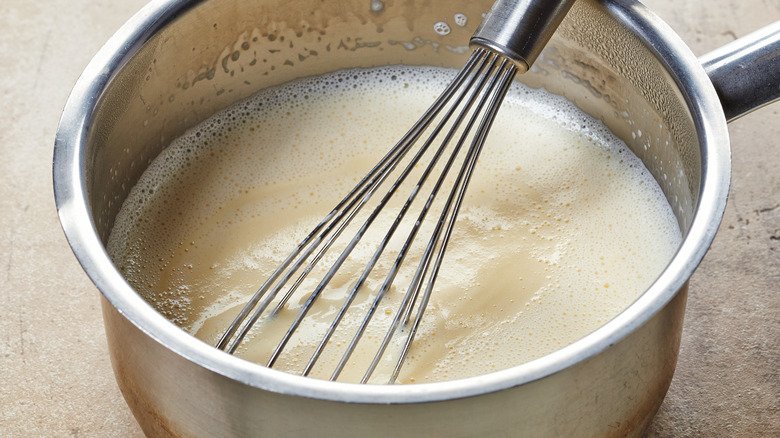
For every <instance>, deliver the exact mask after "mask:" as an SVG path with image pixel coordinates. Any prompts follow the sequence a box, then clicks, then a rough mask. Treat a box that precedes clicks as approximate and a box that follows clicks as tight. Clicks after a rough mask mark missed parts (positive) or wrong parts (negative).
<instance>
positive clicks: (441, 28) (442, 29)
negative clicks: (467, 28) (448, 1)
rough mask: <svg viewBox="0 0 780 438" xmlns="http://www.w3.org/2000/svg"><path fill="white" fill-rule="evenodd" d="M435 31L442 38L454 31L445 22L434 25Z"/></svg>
mask: <svg viewBox="0 0 780 438" xmlns="http://www.w3.org/2000/svg"><path fill="white" fill-rule="evenodd" d="M433 30H434V32H436V33H438V34H439V35H441V36H444V35H448V34H449V33H450V32H451V31H452V29H450V25H449V24H447V23H445V22H443V21H440V22H438V23H436V24H434V25H433Z"/></svg>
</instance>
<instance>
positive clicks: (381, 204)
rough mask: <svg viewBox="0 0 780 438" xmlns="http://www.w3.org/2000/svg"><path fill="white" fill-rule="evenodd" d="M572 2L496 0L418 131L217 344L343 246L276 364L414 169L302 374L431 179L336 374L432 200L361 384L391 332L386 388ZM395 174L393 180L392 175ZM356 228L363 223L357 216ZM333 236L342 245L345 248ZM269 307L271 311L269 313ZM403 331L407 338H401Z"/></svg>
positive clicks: (241, 333) (237, 337) (277, 303)
mask: <svg viewBox="0 0 780 438" xmlns="http://www.w3.org/2000/svg"><path fill="white" fill-rule="evenodd" d="M572 2H573V0H499V1H498V2H496V3H495V4H494V5H493V8H492V9H491V10H490V12H489V13H488V14H487V15H486V16H485V19H484V20H483V22H482V24H481V25H480V27H479V28H478V29H477V31H476V32H475V34H474V36H473V37H472V38H471V46H472V47H474V52H473V53H472V55H471V57H470V58H469V60H468V62H467V63H466V65H465V66H464V68H463V69H462V70H461V71H460V72H459V73H458V74H457V76H456V77H455V79H454V80H453V81H452V82H451V83H450V85H449V86H448V87H447V89H446V90H445V91H444V92H443V93H442V94H441V95H440V96H439V97H438V99H437V100H436V101H435V102H434V103H433V105H432V106H431V107H430V108H429V109H428V111H427V112H426V113H425V114H424V115H423V116H422V117H421V118H420V119H419V121H418V122H417V123H416V124H415V125H414V126H413V127H412V129H411V130H409V132H408V133H407V134H406V135H405V136H404V137H403V138H402V139H401V140H400V141H399V142H398V143H397V144H396V145H395V147H393V148H392V149H391V150H390V151H389V152H388V153H387V154H386V155H385V156H384V157H383V158H382V159H381V160H380V161H379V163H377V164H376V166H375V167H374V168H373V169H371V171H370V172H369V173H368V174H367V175H366V176H365V177H363V178H362V179H361V180H360V182H359V183H358V184H357V185H356V186H355V187H354V188H353V189H352V191H351V192H350V193H349V194H348V195H347V196H346V197H345V198H344V199H343V200H342V201H341V202H340V203H339V204H338V205H337V206H336V207H335V208H334V209H333V210H332V211H331V212H330V213H329V214H328V215H327V216H326V217H325V218H324V219H323V220H322V221H321V222H320V223H319V224H318V225H317V226H316V227H315V228H314V229H313V230H312V231H311V232H310V233H309V234H308V235H307V236H306V238H305V239H303V241H302V242H301V243H300V244H299V245H298V246H297V247H296V248H295V250H294V251H293V252H292V253H291V254H290V255H289V256H288V257H287V258H286V259H285V260H284V261H283V262H282V264H281V265H280V266H279V267H278V268H277V269H276V270H275V271H274V272H273V273H272V274H271V275H270V276H269V278H268V279H267V280H266V282H265V283H264V284H263V285H262V286H261V287H260V288H259V289H258V290H257V292H256V293H255V294H254V295H253V296H252V298H251V299H250V300H249V302H247V304H246V305H245V306H244V308H243V309H242V310H241V312H240V313H239V315H238V316H237V317H236V318H235V320H234V321H233V322H232V324H231V325H230V326H229V327H228V329H227V330H226V331H225V333H224V335H223V336H222V338H221V339H220V341H219V342H218V344H217V348H219V349H222V350H225V351H227V352H229V353H231V354H232V353H234V352H235V351H236V349H237V348H238V346H239V345H240V344H241V342H242V341H243V340H244V338H245V337H246V336H247V334H248V333H249V332H250V330H252V328H253V326H255V324H256V323H257V322H258V320H260V319H261V318H265V319H266V320H268V319H269V318H273V317H274V316H275V315H277V314H278V313H279V312H280V311H281V309H282V308H283V307H284V306H285V305H287V303H288V301H289V300H290V298H291V297H292V296H293V294H295V293H296V291H298V289H299V287H300V286H301V284H303V282H304V280H306V279H307V278H308V277H309V275H310V274H311V273H312V271H314V268H315V266H317V263H318V262H320V261H321V260H322V259H323V258H325V257H326V253H327V252H328V251H337V250H336V249H335V248H336V247H338V248H340V249H341V252H340V253H338V256H337V257H336V259H335V262H333V264H332V265H331V266H330V268H329V269H327V270H326V271H324V275H323V276H322V277H321V278H320V279H319V280H317V285H316V287H314V289H313V291H312V292H311V293H309V295H308V296H307V297H306V298H305V300H304V301H305V302H304V304H303V305H302V306H301V308H300V309H299V310H298V315H297V316H296V317H295V319H294V322H293V323H292V325H291V326H290V327H289V328H288V329H287V331H286V333H285V335H284V336H283V337H282V339H281V341H280V342H279V343H278V345H277V346H276V348H275V349H274V350H273V352H272V353H271V355H270V358H269V359H268V362H267V366H269V367H272V366H273V365H274V364H275V363H276V361H277V360H278V359H279V357H280V355H281V354H282V352H283V351H284V349H285V347H286V346H287V345H288V343H289V341H290V339H291V338H292V337H293V335H294V334H295V332H296V330H297V329H298V328H299V327H300V325H301V323H302V321H303V320H304V318H305V317H306V315H307V313H309V311H310V310H311V308H312V306H313V305H314V303H315V302H316V301H317V300H318V298H320V297H321V296H322V294H323V291H325V290H326V288H328V287H329V283H330V282H331V280H332V279H333V277H334V276H335V275H336V273H337V272H338V271H339V269H340V268H341V267H342V266H343V264H344V262H345V261H346V260H347V259H348V258H349V257H350V255H351V254H353V250H354V249H355V248H356V247H357V246H358V245H359V244H360V243H361V240H362V239H363V238H364V236H365V235H366V233H367V232H368V230H369V228H370V227H371V226H372V225H374V224H375V222H376V218H377V217H378V216H379V215H380V214H382V213H383V212H384V213H385V214H386V213H387V210H388V209H389V208H390V207H389V205H390V204H392V199H393V198H394V197H396V196H402V195H401V194H400V190H399V189H400V188H401V187H402V185H403V184H404V183H405V182H406V181H407V180H409V181H413V179H409V177H410V175H413V174H414V175H415V176H417V174H416V173H414V172H415V169H418V170H417V172H418V173H419V176H418V179H417V182H416V183H411V185H412V187H411V190H410V192H409V194H408V197H407V198H406V200H405V202H404V201H403V199H402V200H401V201H400V202H397V203H400V204H401V205H400V208H398V210H397V211H395V210H393V211H394V212H395V216H394V219H393V220H392V221H391V225H390V226H389V227H388V228H387V229H386V231H385V232H384V234H383V237H382V238H381V240H380V241H379V242H378V244H377V246H376V249H375V250H374V251H373V255H372V256H371V257H370V258H369V259H368V260H367V262H366V265H365V267H364V269H363V271H362V273H361V274H360V275H359V276H358V277H357V280H356V282H355V284H354V285H352V286H351V287H349V289H348V292H347V294H346V296H345V297H344V303H343V305H342V306H341V308H340V309H339V311H338V312H337V315H336V317H335V319H333V321H332V322H331V323H330V325H329V326H328V328H327V330H326V331H325V333H324V335H323V336H322V338H321V340H320V342H319V344H318V345H317V347H316V348H315V349H314V352H313V354H312V356H311V358H310V359H309V360H308V363H307V364H306V366H305V367H304V369H303V371H302V372H301V375H304V376H306V375H308V374H309V373H310V372H311V370H312V369H313V367H314V366H315V364H316V363H317V360H318V359H319V358H320V357H321V355H322V353H323V351H324V349H325V348H326V346H327V345H328V342H329V340H330V339H331V338H332V336H333V334H334V333H335V332H336V330H337V329H338V327H339V324H340V323H341V322H342V320H343V318H344V315H345V314H346V313H347V312H348V311H349V309H350V306H351V305H352V303H353V302H354V300H355V298H356V296H358V294H359V293H361V291H362V290H363V289H364V286H365V282H366V280H367V279H368V278H369V276H370V275H372V273H373V275H377V274H376V270H377V269H378V261H379V260H380V258H381V257H382V256H383V254H386V252H387V251H388V247H389V246H390V242H391V240H392V238H393V236H394V235H395V234H396V231H397V230H398V229H399V227H400V224H401V223H402V222H403V220H404V218H405V217H406V215H407V213H409V212H410V211H411V210H412V205H413V204H414V202H415V200H416V199H418V195H420V194H421V193H422V191H423V188H424V186H426V183H428V182H432V184H433V185H432V187H431V188H430V191H429V192H428V196H427V198H425V197H424V196H420V197H419V199H420V200H421V201H420V202H422V203H423V205H422V207H420V211H419V213H418V215H417V218H416V220H414V221H413V222H411V223H410V225H409V226H408V227H407V228H408V234H406V235H405V236H406V237H405V239H403V235H401V238H402V241H403V244H402V245H400V247H399V249H397V255H395V257H394V261H393V262H392V263H391V264H390V267H389V269H387V270H386V274H385V278H384V281H383V282H382V284H381V287H380V288H379V289H378V291H377V292H376V294H375V295H374V297H373V301H371V305H370V307H369V308H368V310H367V312H366V314H365V316H364V317H363V319H362V322H361V323H360V325H359V327H358V329H357V330H356V331H355V332H354V334H353V336H352V340H351V342H349V345H348V346H347V347H346V349H345V350H344V351H343V353H342V356H341V360H340V361H339V362H338V364H337V365H336V367H335V370H334V371H333V373H332V375H331V378H330V380H336V379H337V378H338V377H339V375H340V373H341V372H342V370H343V369H344V367H345V366H346V364H347V362H348V361H349V359H350V357H351V356H352V354H353V353H354V351H355V349H356V346H357V344H358V342H359V341H360V340H361V338H362V337H363V335H364V333H365V332H366V329H367V327H368V326H369V324H370V323H371V320H372V318H373V317H374V315H375V314H376V310H377V309H378V308H379V306H380V303H381V302H382V300H383V299H384V298H385V296H386V295H387V292H388V290H390V289H391V287H392V286H393V284H394V281H395V279H396V277H397V275H398V272H399V270H400V269H401V267H402V265H403V262H404V259H405V258H406V256H407V255H408V254H409V249H410V248H411V247H412V246H413V244H414V243H415V242H416V240H417V234H418V232H419V231H420V229H421V228H422V227H423V224H424V223H426V219H428V216H429V213H431V211H432V210H433V206H434V205H437V206H438V207H437V208H436V209H437V211H438V212H439V216H438V219H435V220H432V219H428V220H429V221H432V222H430V223H431V224H432V225H429V226H428V227H432V230H433V231H432V232H431V237H430V239H429V240H428V241H427V243H425V245H426V246H425V249H424V251H423V252H422V257H421V260H420V262H419V264H418V265H417V268H416V269H415V270H414V271H413V275H412V276H411V281H410V284H409V286H408V288H407V289H406V291H405V292H404V294H403V298H402V299H401V300H400V304H399V307H398V310H397V311H396V313H395V315H394V317H393V318H392V321H391V323H390V324H389V327H388V328H387V331H386V334H385V336H384V338H383V339H382V341H381V342H380V344H379V347H378V348H377V351H376V354H375V355H374V359H373V360H372V361H371V363H370V365H368V369H367V370H366V372H365V374H364V376H363V378H362V380H361V383H366V382H368V380H369V378H370V377H371V375H372V374H373V373H374V371H375V370H376V368H377V366H378V364H379V363H380V361H381V360H382V358H383V356H384V355H385V352H386V350H387V347H388V345H389V344H390V343H391V341H392V340H393V339H394V337H396V336H401V339H402V342H401V351H400V352H398V353H397V356H395V358H394V359H395V366H394V368H393V369H392V372H391V373H390V378H389V381H388V383H390V384H392V383H394V382H395V380H396V378H397V376H398V373H399V371H400V369H401V367H402V365H403V363H404V361H405V359H406V356H407V353H408V352H409V348H410V346H411V344H412V341H413V340H414V337H415V334H416V333H417V330H418V327H419V326H420V322H421V320H422V317H423V314H424V312H425V309H426V306H427V304H428V301H429V299H430V296H431V293H432V291H433V290H434V284H435V281H436V278H437V275H438V273H439V269H440V267H441V265H442V261H443V257H444V253H445V250H446V248H447V244H448V242H449V240H450V236H451V234H452V230H453V226H454V224H455V219H456V217H457V215H458V211H459V210H460V207H461V203H462V201H463V198H464V195H465V193H466V188H467V186H468V184H469V181H470V179H471V176H472V173H473V171H474V167H475V165H476V162H477V158H478V157H479V154H480V151H481V150H482V146H483V144H484V142H485V138H486V137H487V135H488V131H489V130H490V127H491V125H492V123H493V120H494V119H495V116H496V113H497V112H498V109H499V107H500V105H501V102H502V100H503V98H504V96H505V95H506V93H507V90H508V89H509V87H510V85H511V83H512V80H513V78H514V77H515V75H516V74H517V73H518V72H520V73H523V72H525V71H527V70H528V69H529V67H530V65H531V64H532V63H533V61H534V60H535V59H536V57H537V56H538V55H539V53H540V52H541V50H542V48H543V47H544V45H545V44H546V43H547V41H548V40H549V39H550V37H551V36H552V33H553V32H554V30H555V29H556V28H557V26H558V24H560V22H561V20H562V19H563V17H564V15H565V14H566V12H567V11H568V10H569V8H570V7H571V4H572ZM435 144H438V147H432V146H433V145H435ZM466 145H468V146H466ZM424 158H426V159H427V164H425V165H423V164H422V163H423V162H424V161H425V160H424ZM419 169H422V170H419ZM391 175H393V176H394V177H395V179H393V178H391ZM406 184H407V185H408V184H410V183H409V182H407V183H406ZM445 185H449V186H450V191H449V194H448V196H447V198H446V201H445V202H443V204H442V203H440V202H439V203H437V202H436V198H437V196H439V193H440V192H442V189H443V187H444V186H445ZM404 187H406V186H404ZM380 189H381V190H380ZM382 191H383V193H384V195H383V196H382V197H381V200H379V201H378V202H376V201H373V202H374V203H375V205H374V204H372V203H371V202H372V201H371V200H372V198H373V196H374V195H375V194H377V193H378V192H382ZM423 201H424V202H423ZM367 205H371V206H373V210H372V209H371V208H367V209H365V211H366V212H368V213H365V212H364V213H363V214H362V216H360V215H359V213H360V212H361V211H362V210H363V209H364V207H365V206H367ZM369 211H370V212H369ZM358 217H360V219H363V222H362V225H359V226H357V225H353V228H357V230H356V231H354V235H353V236H352V237H351V238H349V237H348V236H350V235H351V234H350V233H347V234H346V236H347V237H346V238H344V239H340V236H341V235H342V233H343V232H344V231H345V229H348V227H349V226H350V224H352V223H353V220H354V219H356V218H358ZM407 221H408V219H407ZM355 224H361V222H360V221H359V220H358V221H357V222H355ZM400 228H403V227H400ZM349 229H350V230H352V228H349ZM423 240H424V239H423ZM337 242H343V243H342V244H340V245H341V246H339V244H337ZM393 252H395V250H394V251H393ZM391 256H392V255H391ZM384 257H388V256H387V255H385V256H384ZM380 264H381V263H380ZM293 278H294V280H293ZM309 281H311V280H309ZM366 293H367V292H366ZM269 308H270V309H272V310H270V311H269ZM415 309H416V312H415V311H414V310H415ZM413 314H414V316H412V315H413ZM399 332H403V334H400V335H399V334H398V333H399ZM404 335H405V339H404V338H403V336H404Z"/></svg>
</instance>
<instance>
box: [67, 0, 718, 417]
mask: <svg viewBox="0 0 780 438" xmlns="http://www.w3.org/2000/svg"><path fill="white" fill-rule="evenodd" d="M197 3H199V2H198V1H187V0H155V1H152V2H151V3H149V4H147V5H146V6H145V7H144V8H143V9H142V10H141V11H139V12H138V13H137V14H135V15H134V16H133V17H132V18H131V19H130V20H129V21H128V22H127V23H126V24H125V25H124V26H122V27H121V28H120V29H119V31H117V33H116V34H114V35H113V36H112V37H111V38H110V39H109V40H108V42H107V43H106V44H105V45H104V46H103V47H102V48H101V50H100V51H99V52H98V53H97V55H96V56H95V57H94V58H93V59H92V61H91V62H90V63H89V65H88V66H87V67H86V69H85V70H84V72H83V73H82V75H81V77H80V78H79V80H78V81H77V83H76V85H75V87H74V89H73V91H72V92H71V95H70V97H69V98H68V101H67V103H66V105H65V108H64V110H63V114H62V118H61V120H60V124H59V127H58V131H57V135H56V140H55V147H54V160H53V179H54V194H55V202H56V205H57V210H58V213H59V217H60V222H61V225H62V228H63V230H64V232H65V235H66V237H67V239H68V242H69V243H70V246H71V248H72V250H73V252H74V254H75V255H76V257H77V259H78V260H79V262H80V263H81V265H82V267H83V269H84V270H85V271H86V273H87V275H88V276H89V277H90V279H91V280H92V281H93V283H94V284H95V285H96V286H97V287H98V289H99V290H100V291H101V293H102V294H103V295H104V296H105V298H106V299H107V300H108V301H109V302H110V303H111V305H112V306H114V307H115V308H116V310H117V311H118V312H119V313H121V314H122V315H123V316H124V317H125V318H127V319H128V320H129V321H130V322H132V323H133V324H134V325H135V326H136V327H137V328H138V329H139V330H141V331H143V332H144V333H145V334H147V335H148V336H150V337H151V338H153V339H155V340H156V341H157V342H159V343H161V344H163V345H164V346H166V348H168V349H169V350H171V351H173V352H175V353H176V354H179V355H181V356H183V357H185V358H186V359H188V360H190V361H192V362H195V363H197V364H199V365H200V366H202V367H204V368H206V369H209V370H211V371H212V372H214V373H217V374H220V375H223V376H225V377H228V378H230V379H233V380H235V381H237V382H240V383H243V384H246V385H249V386H252V387H256V388H259V389H263V390H268V391H272V392H277V393H282V394H287V395H294V396H302V397H307V398H315V399H323V400H332V401H341V402H351V403H371V404H398V403H420V402H432V401H441V400H449V399H455V398H463V397H471V396H477V395H481V394H486V393H491V392H495V391H499V390H503V389H507V388H511V387H515V386H520V385H523V384H526V383H530V382H533V381H535V380H538V379H541V378H544V377H547V376H549V375H552V374H555V373H557V372H559V371H561V370H564V369H566V368H568V367H570V366H572V365H574V364H576V363H579V362H581V361H584V360H586V359H587V358H589V357H592V356H594V355H596V354H598V353H600V352H601V351H603V350H605V349H607V348H609V347H610V346H611V345H613V344H615V343H617V342H618V341H620V340H621V339H623V338H624V337H626V336H627V335H628V334H630V333H631V332H633V331H634V330H635V329H636V328H637V327H639V326H641V325H642V324H644V323H645V322H646V321H647V320H649V319H650V318H651V317H652V316H653V315H655V314H656V313H658V312H659V311H660V310H661V309H662V308H663V307H664V306H665V305H666V304H667V302H669V301H670V300H671V299H672V298H673V297H674V296H675V295H676V294H677V293H678V291H679V290H680V289H681V288H683V287H684V286H685V284H686V282H687V281H688V278H689V277H690V276H691V275H692V274H693V271H694V270H695V269H696V267H697V266H698V264H699V263H700V261H701V260H702V258H703V257H704V254H705V253H706V251H707V249H708V248H709V246H710V243H711V242H712V240H713V238H714V237H715V233H716V231H717V229H718V226H719V224H720V221H721V218H722V215H723V211H724V210H725V206H726V196H727V193H728V186H729V179H730V171H731V163H730V160H731V157H730V149H729V140H728V130H727V128H726V119H725V117H724V115H723V111H722V108H721V104H720V101H719V99H718V97H717V94H716V92H715V89H714V88H713V86H712V83H711V82H710V80H709V78H708V76H707V74H706V73H705V71H704V69H703V68H702V67H701V65H700V64H699V62H698V61H697V59H696V57H695V56H694V55H693V53H691V51H690V49H689V48H688V47H687V46H686V45H685V44H684V43H683V42H682V40H681V39H680V38H679V37H678V36H677V35H676V34H675V33H674V31H673V30H672V29H671V28H670V27H669V26H668V25H667V24H666V23H664V22H663V21H662V20H661V19H660V18H659V17H658V16H656V15H655V14H654V13H653V12H651V11H650V10H649V9H648V8H647V7H646V6H644V5H643V4H642V3H639V2H638V1H635V0H605V1H603V2H602V4H603V6H604V7H605V8H606V9H607V11H608V12H609V13H610V14H611V15H613V16H614V17H615V19H617V20H619V21H620V22H622V23H623V24H624V25H625V26H626V27H628V28H629V29H631V30H632V31H633V32H634V33H635V34H636V35H637V36H638V37H639V38H640V39H642V41H643V42H644V43H645V44H646V45H647V46H648V48H649V49H650V50H651V51H652V52H653V53H654V54H655V55H656V56H657V57H658V58H659V59H660V60H661V62H662V63H663V64H664V65H665V67H666V69H667V71H668V73H669V74H670V75H671V76H672V77H673V78H674V80H675V82H676V83H677V86H678V88H679V90H680V91H681V93H682V94H683V96H684V98H685V100H686V102H687V105H688V109H689V111H690V114H691V116H692V118H693V123H694V125H695V127H696V129H697V135H698V140H699V142H700V144H703V145H706V148H703V149H702V151H701V158H702V163H703V164H702V172H701V181H700V184H701V193H700V196H699V201H698V205H697V206H696V210H695V214H694V218H693V221H692V222H691V226H690V229H689V232H688V235H687V236H685V238H684V240H683V243H682V244H681V246H680V248H679V249H678V251H677V253H676V254H675V256H674V257H673V259H672V260H671V262H670V263H669V265H668V266H667V267H666V269H665V270H664V271H663V273H662V274H661V275H660V276H659V278H658V279H657V280H656V281H655V282H654V283H653V284H652V285H651V287H650V288H649V289H648V290H647V291H646V292H645V293H644V294H642V295H641V296H640V297H639V298H638V299H637V300H636V301H635V302H634V303H633V304H632V305H631V306H629V307H628V308H627V309H626V310H624V311H623V312H621V313H620V314H619V315H618V316H616V317H615V318H614V319H612V320H611V321H609V322H608V323H607V324H605V325H603V326H602V327H600V328H599V329H597V330H595V331H594V332H593V333H591V334H589V335H587V336H585V337H584V338H582V339H580V340H578V341H576V342H574V343H573V344H571V345H568V346H566V347H564V348H562V349H560V350H558V351H555V352H553V353H551V354H549V355H547V356H544V357H541V358H539V359H536V360H533V361H531V362H527V363H525V364H521V365H518V366H516V367H513V368H509V369H506V370H502V371H497V372H494V373H490V374H486V375H482V376H476V377H471V378H466V379H460V380H452V381H446V382H437V383H421V384H410V385H358V384H349V383H338V382H327V381H321V380H317V379H311V378H304V377H300V376H295V375H291V374H287V373H284V372H281V371H277V370H273V369H268V368H266V367H264V366H262V365H257V364H254V363H250V362H247V361H245V360H243V359H239V358H237V357H234V356H232V355H229V354H227V353H224V352H222V351H219V350H217V349H215V348H214V347H212V346H210V345H208V344H206V343H204V342H202V341H200V340H198V339H196V338H194V337H193V336H191V335H189V334H187V333H185V332H184V331H183V330H181V329H179V328H178V327H177V326H175V325H174V324H173V323H171V322H170V321H168V320H167V319H166V318H165V317H163V316H162V315H160V314H159V313H158V312H157V311H155V310H154V309H153V308H152V307H151V305H149V304H148V303H147V302H146V301H144V300H143V299H142V298H141V297H140V296H139V295H138V294H137V293H136V292H135V291H134V290H133V289H132V287H131V286H130V285H129V284H128V283H127V282H126V281H125V279H124V278H123V277H122V276H121V274H120V273H119V271H118V270H117V269H116V268H115V266H114V265H113V263H112V262H111V259H110V258H109V256H108V254H107V253H106V251H105V248H104V247H103V245H102V243H101V240H100V238H99V235H98V233H97V231H96V228H95V225H94V223H93V221H92V218H91V215H90V213H89V205H88V196H87V188H86V183H85V174H86V173H85V165H84V161H85V157H86V145H87V138H88V132H89V129H90V127H91V122H92V116H93V114H94V111H95V109H96V105H97V103H98V102H99V101H100V100H101V99H100V96H101V95H102V94H103V93H104V92H105V91H106V89H107V88H109V87H110V85H111V82H112V78H113V77H114V75H115V74H116V73H117V72H118V71H119V70H121V68H122V67H123V66H124V65H125V63H127V62H128V61H129V60H130V59H131V58H132V57H133V55H134V54H135V53H136V52H137V51H138V50H140V48H141V47H142V46H143V44H144V43H145V42H146V41H148V40H149V39H150V38H151V37H152V35H154V34H155V33H156V32H157V31H158V30H160V29H162V28H163V27H165V25H166V24H168V23H169V22H170V21H172V20H173V19H174V18H175V17H177V16H178V15H180V14H182V13H184V12H186V11H187V10H188V9H190V8H192V7H194V6H195V5H196V4H197Z"/></svg>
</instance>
